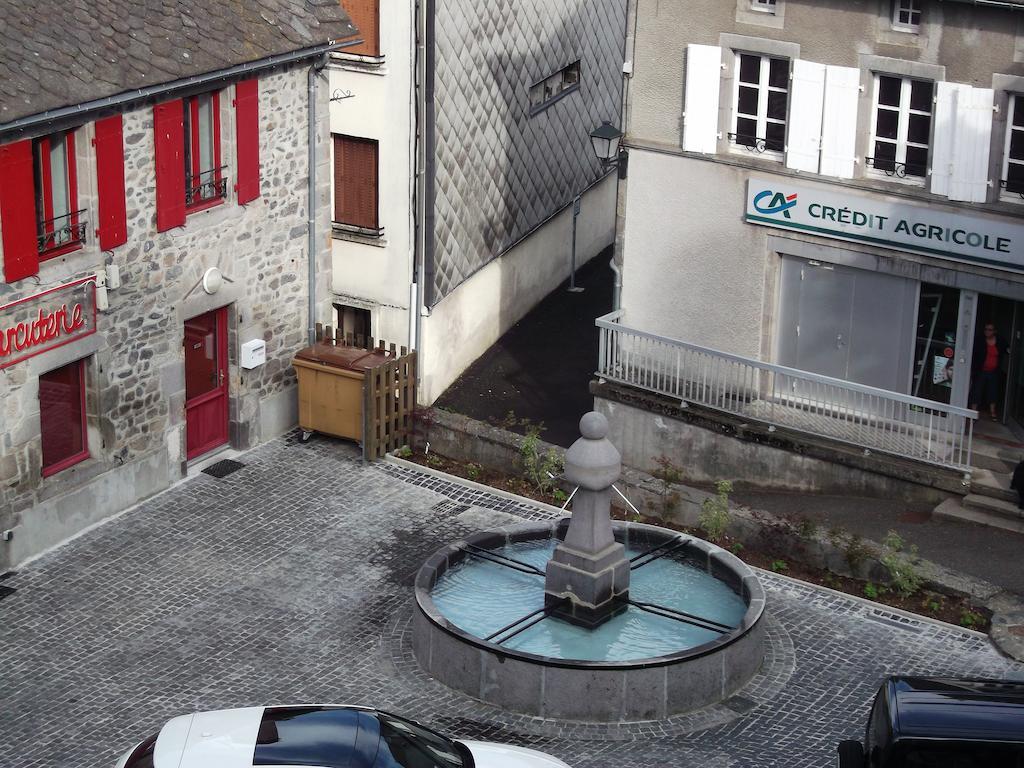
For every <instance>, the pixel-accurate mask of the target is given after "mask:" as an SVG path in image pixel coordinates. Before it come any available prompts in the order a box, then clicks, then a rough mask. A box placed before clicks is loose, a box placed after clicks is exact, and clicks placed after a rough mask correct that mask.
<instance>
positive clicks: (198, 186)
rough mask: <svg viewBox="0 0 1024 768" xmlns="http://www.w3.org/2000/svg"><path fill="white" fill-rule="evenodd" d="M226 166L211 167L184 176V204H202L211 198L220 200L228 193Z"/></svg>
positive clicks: (189, 205) (211, 199)
mask: <svg viewBox="0 0 1024 768" xmlns="http://www.w3.org/2000/svg"><path fill="white" fill-rule="evenodd" d="M227 168H228V167H227V166H226V165H223V166H221V167H220V168H211V169H210V170H208V171H201V172H200V173H199V174H197V175H195V176H193V175H191V174H187V175H186V176H185V205H186V206H188V207H191V206H194V205H202V204H204V203H208V202H211V201H213V200H220V199H222V198H225V197H227V195H228V177H227V174H226V173H225V171H226V170H227Z"/></svg>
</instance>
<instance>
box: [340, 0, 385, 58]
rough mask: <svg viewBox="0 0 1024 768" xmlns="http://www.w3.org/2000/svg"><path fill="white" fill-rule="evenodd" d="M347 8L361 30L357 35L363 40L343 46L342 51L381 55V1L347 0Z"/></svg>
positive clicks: (363, 54)
mask: <svg viewBox="0 0 1024 768" xmlns="http://www.w3.org/2000/svg"><path fill="white" fill-rule="evenodd" d="M345 10H346V11H348V16H349V18H350V19H352V23H353V24H355V25H356V29H358V30H359V31H358V32H357V33H356V37H359V38H362V40H363V42H361V43H360V44H359V45H354V46H352V47H351V48H342V49H341V51H342V53H358V54H360V55H362V56H379V55H380V40H379V37H380V36H379V34H378V31H377V30H378V28H379V27H380V2H379V0H345Z"/></svg>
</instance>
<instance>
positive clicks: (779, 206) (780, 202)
mask: <svg viewBox="0 0 1024 768" xmlns="http://www.w3.org/2000/svg"><path fill="white" fill-rule="evenodd" d="M768 198H771V202H769V203H768V205H763V203H764V201H765V200H767V199H768ZM794 205H796V193H793V194H792V195H790V196H789V197H786V196H785V195H784V194H782V193H781V192H772V191H771V190H770V189H766V190H765V191H764V192H759V193H758V194H757V196H756V197H755V198H754V208H755V209H756V210H757V212H758V213H766V214H769V215H774V214H776V213H781V214H782V215H783V216H785V217H786V218H787V219H791V218H793V217H792V216H790V214H789V209H790V208H792V207H793V206H794Z"/></svg>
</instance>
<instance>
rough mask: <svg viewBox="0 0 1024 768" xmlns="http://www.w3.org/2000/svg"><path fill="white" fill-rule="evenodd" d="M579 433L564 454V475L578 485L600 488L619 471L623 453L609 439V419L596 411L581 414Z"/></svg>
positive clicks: (610, 480) (597, 489)
mask: <svg viewBox="0 0 1024 768" xmlns="http://www.w3.org/2000/svg"><path fill="white" fill-rule="evenodd" d="M580 434H581V435H582V437H580V438H579V439H578V440H577V441H576V442H575V443H573V444H572V447H571V448H569V450H568V451H566V453H565V477H566V479H567V480H568V481H569V482H570V483H572V484H573V485H578V486H579V487H580V488H584V489H586V490H588V491H602V490H604V489H606V488H608V487H610V486H611V485H612V483H614V482H615V481H616V480H618V479H619V474H620V473H621V472H622V455H621V454H620V453H619V451H618V449H617V448H616V447H615V446H614V445H612V443H611V441H610V440H609V439H608V419H607V418H606V417H605V415H604V414H603V413H598V412H597V411H591V412H590V413H586V414H584V415H583V418H582V419H580Z"/></svg>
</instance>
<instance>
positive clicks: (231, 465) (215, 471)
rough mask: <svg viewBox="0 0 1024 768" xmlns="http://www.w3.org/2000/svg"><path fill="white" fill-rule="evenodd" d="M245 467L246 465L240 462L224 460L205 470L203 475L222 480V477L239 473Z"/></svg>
mask: <svg viewBox="0 0 1024 768" xmlns="http://www.w3.org/2000/svg"><path fill="white" fill-rule="evenodd" d="M244 466H245V464H243V463H242V462H240V461H235V460H234V459H224V460H223V461H218V462H217V463H216V464H211V465H210V466H208V467H207V468H206V469H204V470H203V473H204V474H207V475H212V476H213V477H216V478H217V479H220V478H222V477H227V476H228V475H230V474H231V473H232V472H237V471H238V470H240V469H241V468H242V467H244Z"/></svg>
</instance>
